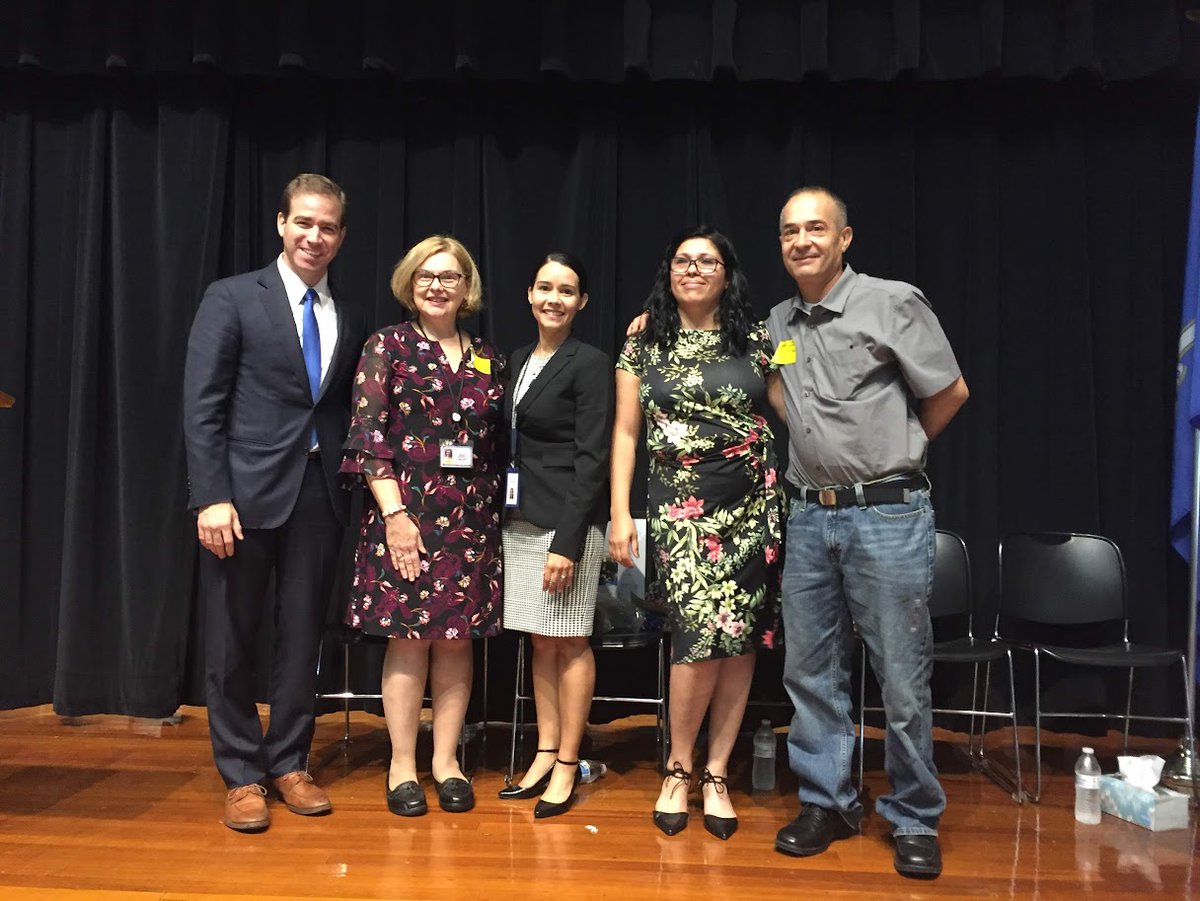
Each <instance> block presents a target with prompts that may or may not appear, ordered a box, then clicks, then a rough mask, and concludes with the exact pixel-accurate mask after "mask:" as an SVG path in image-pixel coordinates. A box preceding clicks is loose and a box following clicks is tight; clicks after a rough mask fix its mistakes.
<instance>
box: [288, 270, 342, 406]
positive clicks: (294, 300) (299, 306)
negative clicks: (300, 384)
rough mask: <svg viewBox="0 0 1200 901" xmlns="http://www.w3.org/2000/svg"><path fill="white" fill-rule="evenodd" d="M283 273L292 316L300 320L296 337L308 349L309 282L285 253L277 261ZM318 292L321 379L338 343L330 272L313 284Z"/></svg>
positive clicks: (317, 309) (315, 310) (297, 321)
mask: <svg viewBox="0 0 1200 901" xmlns="http://www.w3.org/2000/svg"><path fill="white" fill-rule="evenodd" d="M276 263H277V264H278V266H279V275H280V277H281V278H282V279H283V290H284V291H286V292H287V298H288V306H289V307H290V308H291V310H292V318H293V319H294V320H295V321H296V336H297V337H298V338H299V339H300V347H301V349H303V348H304V294H305V292H306V291H308V285H306V284H304V281H303V279H301V278H300V276H298V275H296V273H294V272H293V271H292V269H291V267H290V266H288V264H287V261H286V260H285V259H284V258H283V254H280V255H279V259H278V260H277V261H276ZM313 290H315V291H316V292H317V299H316V302H315V303H314V304H313V311H314V312H315V313H316V316H317V332H318V334H320V336H321V381H322V383H323V382H324V381H325V375H326V373H328V372H329V361H330V360H332V359H333V349H334V347H336V346H337V309H336V308H335V307H334V305H333V296H332V295H331V294H330V293H329V275H328V274H325V275H323V276H321V280H320V281H319V282H317V283H316V284H315V285H313Z"/></svg>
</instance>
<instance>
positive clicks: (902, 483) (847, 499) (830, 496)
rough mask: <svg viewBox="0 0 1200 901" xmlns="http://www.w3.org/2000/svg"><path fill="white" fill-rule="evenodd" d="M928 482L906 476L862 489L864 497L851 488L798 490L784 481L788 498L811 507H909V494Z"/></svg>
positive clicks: (926, 485)
mask: <svg viewBox="0 0 1200 901" xmlns="http://www.w3.org/2000/svg"><path fill="white" fill-rule="evenodd" d="M928 487H929V482H928V481H927V480H926V479H925V476H906V477H905V478H902V479H892V480H891V481H890V482H876V483H874V484H872V485H863V486H862V498H861V499H860V498H859V494H858V489H856V488H854V487H853V486H851V487H849V488H797V487H796V486H795V485H793V484H792V483H791V482H789V481H787V480H786V479H784V481H783V490H784V492H785V493H786V494H787V496H788V497H790V498H793V499H795V500H803V501H805V502H806V503H809V504H820V505H821V506H822V507H858V506H867V507H870V506H873V505H875V504H906V503H908V500H909V495H908V493H909V492H910V491H912V490H914V489H917V488H928Z"/></svg>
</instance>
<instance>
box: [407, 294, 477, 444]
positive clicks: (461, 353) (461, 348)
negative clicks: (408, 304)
mask: <svg viewBox="0 0 1200 901" xmlns="http://www.w3.org/2000/svg"><path fill="white" fill-rule="evenodd" d="M413 324H414V325H416V327H417V331H418V332H420V333H421V337H422V338H424V339H425V340H426V341H432V340H433V339H432V338H430V337H429V333H428V332H426V331H425V327H424V326H422V325H421V318H420V317H419V316H418V317H417V318H416V319H415V320H414V321H413ZM454 334H455V335H457V336H458V368H459V369H462V367H463V365H464V364H465V363H466V361H467V360H466V356H467V350H466V346H465V345H464V344H463V336H462V329H460V328H458V326H457V325H456V326H455V328H454ZM437 343H438V344H439V345H440V344H441V342H440V341H439V342H437ZM443 355H445V352H444V351H443ZM447 362H449V361H447ZM461 396H462V383H461V382H460V383H459V385H458V396H456V395H455V393H454V392H453V391H451V392H450V397H452V398H453V399H454V409H453V411H452V412H451V413H450V418H451V419H452V420H454V421H455V422H462V414H461V413H459V412H458V407H459V403H458V398H459V397H461Z"/></svg>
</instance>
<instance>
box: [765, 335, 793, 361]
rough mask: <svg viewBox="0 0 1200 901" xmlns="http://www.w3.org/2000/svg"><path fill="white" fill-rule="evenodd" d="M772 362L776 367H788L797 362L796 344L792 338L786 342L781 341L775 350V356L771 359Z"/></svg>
mask: <svg viewBox="0 0 1200 901" xmlns="http://www.w3.org/2000/svg"><path fill="white" fill-rule="evenodd" d="M771 362H772V363H774V364H775V365H776V366H786V365H787V364H789V363H795V362H796V342H795V341H793V340H792V339H791V338H788V339H787V340H785V341H780V342H779V344H778V346H777V347H776V348H775V356H773V357H771Z"/></svg>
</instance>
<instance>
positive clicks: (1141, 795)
mask: <svg viewBox="0 0 1200 901" xmlns="http://www.w3.org/2000/svg"><path fill="white" fill-rule="evenodd" d="M1100 809H1101V810H1102V811H1103V812H1104V813H1111V814H1112V815H1113V816H1115V817H1120V818H1121V819H1123V820H1128V821H1129V822H1131V823H1136V824H1137V825H1139V826H1144V827H1146V828H1147V829H1150V830H1152V831H1154V832H1162V831H1163V830H1164V829H1186V828H1187V824H1188V796H1187V795H1183V794H1180V793H1179V792H1177V791H1172V790H1171V789H1169V788H1162V787H1158V788H1153V789H1148V788H1138V787H1137V786H1134V785H1130V784H1129V783H1128V782H1126V781H1125V780H1124V779H1123V778H1122V777H1121V776H1101V777H1100Z"/></svg>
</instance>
